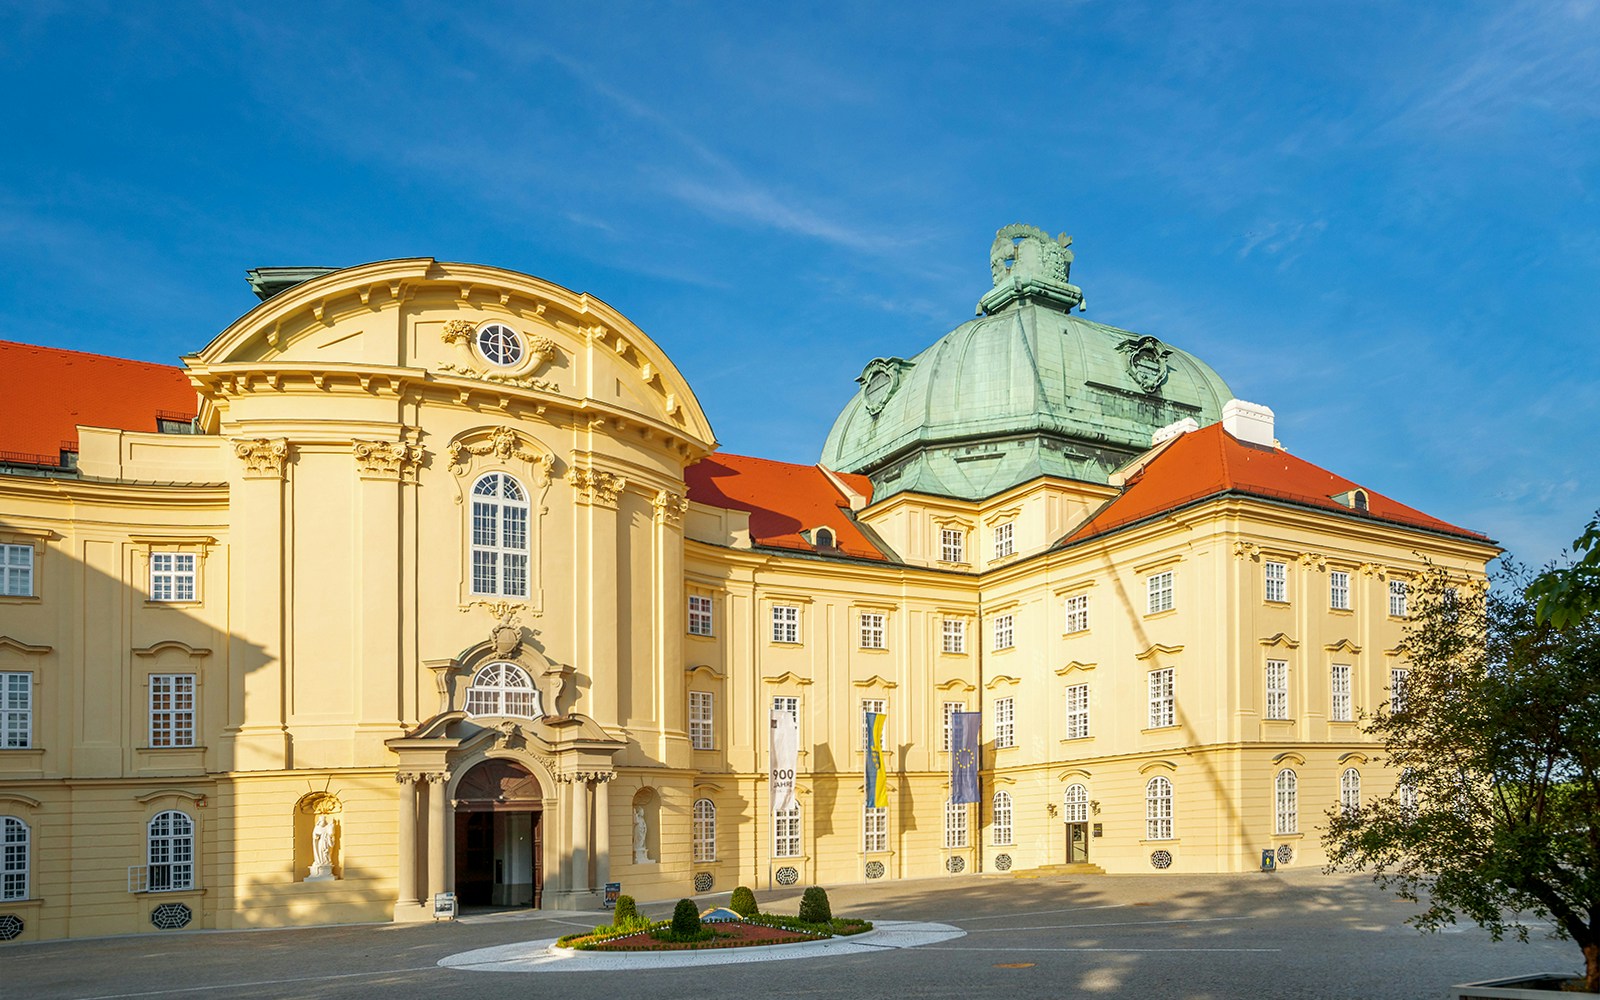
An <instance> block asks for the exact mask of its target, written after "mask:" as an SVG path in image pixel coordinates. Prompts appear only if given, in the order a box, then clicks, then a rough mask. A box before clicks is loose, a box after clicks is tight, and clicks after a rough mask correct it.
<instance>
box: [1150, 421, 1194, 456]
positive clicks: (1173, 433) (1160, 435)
mask: <svg viewBox="0 0 1600 1000" xmlns="http://www.w3.org/2000/svg"><path fill="white" fill-rule="evenodd" d="M1199 429H1200V425H1199V424H1197V423H1195V420H1194V418H1193V417H1184V418H1183V419H1182V420H1179V421H1176V422H1174V423H1170V424H1168V425H1167V426H1165V427H1163V428H1161V429H1160V430H1158V431H1156V432H1155V433H1153V434H1151V435H1150V447H1152V448H1154V447H1155V446H1156V445H1158V444H1160V443H1161V442H1163V441H1170V440H1172V439H1173V438H1175V437H1178V436H1179V435H1181V434H1187V433H1189V432H1190V431H1197V430H1199Z"/></svg>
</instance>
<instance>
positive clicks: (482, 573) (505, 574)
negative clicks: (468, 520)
mask: <svg viewBox="0 0 1600 1000" xmlns="http://www.w3.org/2000/svg"><path fill="white" fill-rule="evenodd" d="M472 592H473V593H474V594H500V595H502V596H504V597H527V596H528V493H527V491H526V490H524V489H523V488H522V484H521V483H519V482H517V481H516V480H515V479H513V478H512V477H510V476H508V475H506V474H505V473H503V472H491V473H489V474H488V475H486V476H483V477H481V478H479V480H478V481H477V482H476V483H474V484H473V486H472Z"/></svg>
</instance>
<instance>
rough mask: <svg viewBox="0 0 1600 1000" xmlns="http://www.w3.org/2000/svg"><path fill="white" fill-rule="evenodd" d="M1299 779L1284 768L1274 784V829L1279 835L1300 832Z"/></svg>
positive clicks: (1292, 772)
mask: <svg viewBox="0 0 1600 1000" xmlns="http://www.w3.org/2000/svg"><path fill="white" fill-rule="evenodd" d="M1299 789H1300V779H1298V778H1296V777H1295V773H1294V771H1292V770H1290V769H1289V768H1287V767H1286V768H1284V769H1283V770H1281V771H1279V772H1278V777H1277V780H1276V781H1275V782H1274V792H1275V793H1276V800H1277V810H1276V813H1277V825H1276V827H1275V828H1274V829H1275V832H1277V833H1279V834H1290V833H1299V832H1300V790H1299Z"/></svg>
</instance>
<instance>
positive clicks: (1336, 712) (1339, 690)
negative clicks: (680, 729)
mask: <svg viewBox="0 0 1600 1000" xmlns="http://www.w3.org/2000/svg"><path fill="white" fill-rule="evenodd" d="M1332 680H1333V700H1332V702H1331V703H1330V705H1329V708H1330V711H1329V713H1328V717H1329V718H1330V719H1332V720H1333V721H1334V722H1350V721H1352V720H1353V719H1354V718H1355V712H1354V710H1353V709H1352V706H1351V704H1350V664H1348V663H1335V664H1334V665H1333V668H1332Z"/></svg>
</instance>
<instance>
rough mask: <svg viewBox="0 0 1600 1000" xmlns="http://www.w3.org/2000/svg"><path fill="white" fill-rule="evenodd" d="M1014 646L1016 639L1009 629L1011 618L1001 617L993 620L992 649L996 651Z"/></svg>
mask: <svg viewBox="0 0 1600 1000" xmlns="http://www.w3.org/2000/svg"><path fill="white" fill-rule="evenodd" d="M1014 645H1016V639H1015V634H1014V633H1013V632H1012V629H1011V616H1010V615H1001V616H1000V617H998V618H996V619H995V620H994V648H995V649H996V650H1001V649H1010V648H1011V647H1012V646H1014Z"/></svg>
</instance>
